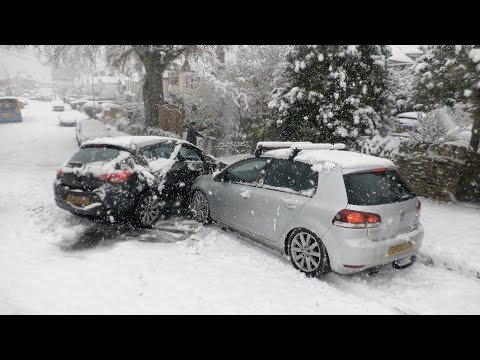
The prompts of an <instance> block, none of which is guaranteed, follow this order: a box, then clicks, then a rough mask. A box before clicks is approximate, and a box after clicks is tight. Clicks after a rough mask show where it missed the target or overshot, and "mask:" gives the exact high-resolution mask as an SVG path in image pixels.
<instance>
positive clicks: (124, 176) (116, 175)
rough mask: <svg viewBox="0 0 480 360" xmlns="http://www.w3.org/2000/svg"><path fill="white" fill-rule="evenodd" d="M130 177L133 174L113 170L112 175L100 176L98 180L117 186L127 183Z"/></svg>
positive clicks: (126, 171)
mask: <svg viewBox="0 0 480 360" xmlns="http://www.w3.org/2000/svg"><path fill="white" fill-rule="evenodd" d="M132 175H133V173H132V172H131V171H130V170H128V169H123V170H115V171H114V172H112V173H108V174H103V175H101V176H100V180H102V181H109V182H112V183H115V184H118V183H122V182H125V181H127V180H128V179H130V177H131V176H132Z"/></svg>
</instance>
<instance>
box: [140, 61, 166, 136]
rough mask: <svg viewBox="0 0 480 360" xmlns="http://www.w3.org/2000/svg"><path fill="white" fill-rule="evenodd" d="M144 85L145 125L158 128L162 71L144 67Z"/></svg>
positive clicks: (161, 93)
mask: <svg viewBox="0 0 480 360" xmlns="http://www.w3.org/2000/svg"><path fill="white" fill-rule="evenodd" d="M145 69H146V73H145V83H144V84H143V103H144V106H145V125H146V126H147V127H159V126H160V106H161V105H163V103H164V98H163V69H164V68H160V69H159V68H158V67H157V68H156V69H152V68H148V67H145Z"/></svg>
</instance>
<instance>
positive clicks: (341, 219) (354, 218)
mask: <svg viewBox="0 0 480 360" xmlns="http://www.w3.org/2000/svg"><path fill="white" fill-rule="evenodd" d="M381 222H382V218H381V217H380V215H378V214H374V213H368V212H363V211H356V210H347V209H344V210H340V211H339V212H338V213H337V215H335V217H334V218H333V221H332V223H333V224H334V225H337V226H342V227H348V228H371V227H376V226H379V225H380V224H381Z"/></svg>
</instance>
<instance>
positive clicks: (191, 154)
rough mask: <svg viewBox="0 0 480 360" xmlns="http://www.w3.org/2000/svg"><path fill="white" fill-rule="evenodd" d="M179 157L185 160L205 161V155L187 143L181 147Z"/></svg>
mask: <svg viewBox="0 0 480 360" xmlns="http://www.w3.org/2000/svg"><path fill="white" fill-rule="evenodd" d="M178 157H179V159H182V160H184V161H203V156H202V155H201V154H200V152H199V151H198V150H197V149H195V148H191V147H189V146H185V145H182V147H181V148H180V152H179V153H178Z"/></svg>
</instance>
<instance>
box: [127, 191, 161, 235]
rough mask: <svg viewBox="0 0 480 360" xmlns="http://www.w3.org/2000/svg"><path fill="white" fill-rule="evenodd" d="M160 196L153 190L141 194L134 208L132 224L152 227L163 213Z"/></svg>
mask: <svg viewBox="0 0 480 360" xmlns="http://www.w3.org/2000/svg"><path fill="white" fill-rule="evenodd" d="M160 208H161V205H160V197H159V196H158V195H157V194H156V193H155V192H153V191H152V190H146V191H144V192H143V193H141V194H140V196H139V198H138V200H137V202H136V204H135V208H134V209H133V215H132V224H133V225H134V226H136V227H141V228H147V229H149V228H152V227H153V226H154V225H155V223H156V222H157V221H158V219H159V218H160V215H161V211H160Z"/></svg>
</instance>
